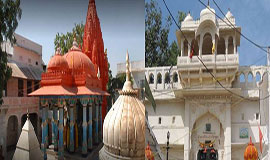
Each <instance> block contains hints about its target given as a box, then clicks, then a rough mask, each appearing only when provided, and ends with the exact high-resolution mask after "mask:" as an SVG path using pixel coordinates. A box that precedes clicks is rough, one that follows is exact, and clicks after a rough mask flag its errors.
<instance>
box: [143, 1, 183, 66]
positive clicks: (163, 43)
mask: <svg viewBox="0 0 270 160" xmlns="http://www.w3.org/2000/svg"><path fill="white" fill-rule="evenodd" d="M145 10H146V15H145V66H146V67H154V66H171V65H176V64H177V56H178V55H180V50H179V48H178V46H177V43H176V42H175V41H172V43H171V44H169V41H168V35H169V32H170V26H171V24H172V22H171V17H170V16H168V17H167V18H166V20H165V25H163V24H162V12H161V9H160V8H159V7H158V5H157V3H156V2H154V1H153V0H151V1H150V2H149V3H146V4H145ZM185 17H186V14H185V13H184V12H181V11H178V15H177V20H178V25H179V26H181V22H182V21H183V20H184V18H185Z"/></svg>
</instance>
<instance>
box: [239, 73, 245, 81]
mask: <svg viewBox="0 0 270 160" xmlns="http://www.w3.org/2000/svg"><path fill="white" fill-rule="evenodd" d="M239 81H240V82H245V75H244V73H241V74H240V77H239Z"/></svg>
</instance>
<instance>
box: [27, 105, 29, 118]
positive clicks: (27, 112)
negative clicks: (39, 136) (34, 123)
mask: <svg viewBox="0 0 270 160" xmlns="http://www.w3.org/2000/svg"><path fill="white" fill-rule="evenodd" d="M27 119H29V109H28V108H27Z"/></svg>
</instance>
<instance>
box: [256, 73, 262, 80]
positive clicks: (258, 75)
mask: <svg viewBox="0 0 270 160" xmlns="http://www.w3.org/2000/svg"><path fill="white" fill-rule="evenodd" d="M259 81H261V74H260V72H257V73H256V82H259Z"/></svg>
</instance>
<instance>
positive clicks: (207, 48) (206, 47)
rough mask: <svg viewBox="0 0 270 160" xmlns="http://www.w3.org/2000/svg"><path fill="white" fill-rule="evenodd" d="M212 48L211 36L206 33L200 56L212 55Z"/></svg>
mask: <svg viewBox="0 0 270 160" xmlns="http://www.w3.org/2000/svg"><path fill="white" fill-rule="evenodd" d="M212 47H213V43H212V37H211V34H209V33H206V34H205V35H204V37H203V45H202V54H203V55H209V54H212Z"/></svg>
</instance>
